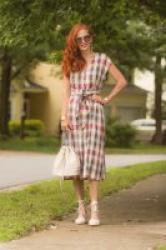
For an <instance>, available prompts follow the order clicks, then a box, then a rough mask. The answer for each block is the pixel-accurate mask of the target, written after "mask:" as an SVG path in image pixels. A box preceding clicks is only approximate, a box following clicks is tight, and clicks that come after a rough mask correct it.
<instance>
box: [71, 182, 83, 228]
mask: <svg viewBox="0 0 166 250" xmlns="http://www.w3.org/2000/svg"><path fill="white" fill-rule="evenodd" d="M73 184H74V188H75V192H76V196H77V201H78V217H77V218H76V220H75V223H76V224H84V223H85V222H86V219H85V215H86V208H85V204H84V181H83V180H80V179H74V180H73Z"/></svg>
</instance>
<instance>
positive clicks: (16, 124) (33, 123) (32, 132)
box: [9, 119, 44, 136]
mask: <svg viewBox="0 0 166 250" xmlns="http://www.w3.org/2000/svg"><path fill="white" fill-rule="evenodd" d="M20 129H21V122H20V121H9V131H10V134H11V135H12V136H19V135H20ZM43 132H44V124H43V122H42V121H41V120H35V119H27V120H25V124H24V134H25V136H41V135H43Z"/></svg>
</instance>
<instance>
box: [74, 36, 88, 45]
mask: <svg viewBox="0 0 166 250" xmlns="http://www.w3.org/2000/svg"><path fill="white" fill-rule="evenodd" d="M90 39H91V36H90V35H86V36H79V37H76V43H77V44H81V43H82V42H83V41H84V42H85V43H89V42H90Z"/></svg>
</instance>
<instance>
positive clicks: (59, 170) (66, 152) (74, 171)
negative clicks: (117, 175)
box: [52, 131, 80, 181]
mask: <svg viewBox="0 0 166 250" xmlns="http://www.w3.org/2000/svg"><path fill="white" fill-rule="evenodd" d="M66 133H67V131H64V132H63V135H62V144H61V147H60V150H59V152H58V153H57V155H56V156H55V160H54V163H53V170H52V175H53V176H54V177H56V178H58V179H60V181H62V180H64V177H72V176H76V175H79V173H80V159H79V156H78V154H77V153H76V152H75V150H74V148H73V146H71V145H69V144H68V143H67V140H66V138H64V137H63V136H67V134H66ZM63 139H64V140H63Z"/></svg>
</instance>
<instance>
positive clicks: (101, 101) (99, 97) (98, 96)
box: [91, 94, 108, 105]
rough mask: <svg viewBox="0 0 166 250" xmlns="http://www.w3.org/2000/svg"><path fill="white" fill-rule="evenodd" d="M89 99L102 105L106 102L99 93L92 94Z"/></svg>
mask: <svg viewBox="0 0 166 250" xmlns="http://www.w3.org/2000/svg"><path fill="white" fill-rule="evenodd" d="M91 99H92V100H94V101H97V102H99V103H101V104H102V105H105V104H107V103H108V101H107V100H104V98H102V97H101V96H100V95H95V94H94V95H92V97H91Z"/></svg>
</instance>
